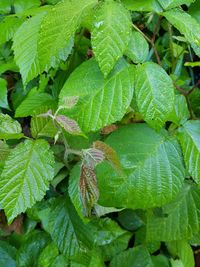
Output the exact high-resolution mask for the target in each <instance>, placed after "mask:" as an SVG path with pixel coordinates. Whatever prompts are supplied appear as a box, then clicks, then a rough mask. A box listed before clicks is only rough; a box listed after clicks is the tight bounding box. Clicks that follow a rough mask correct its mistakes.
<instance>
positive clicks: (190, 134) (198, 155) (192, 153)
mask: <svg viewBox="0 0 200 267" xmlns="http://www.w3.org/2000/svg"><path fill="white" fill-rule="evenodd" d="M179 140H180V143H181V146H182V149H183V155H184V159H185V164H186V167H187V170H188V171H189V173H190V175H191V176H192V177H193V179H194V180H195V181H196V182H197V183H198V184H199V183H200V122H199V121H188V122H186V123H185V124H184V125H183V127H181V128H180V129H179Z"/></svg>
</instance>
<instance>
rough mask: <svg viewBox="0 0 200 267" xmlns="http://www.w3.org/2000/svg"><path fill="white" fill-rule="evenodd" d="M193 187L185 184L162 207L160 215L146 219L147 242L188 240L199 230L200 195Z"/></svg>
mask: <svg viewBox="0 0 200 267" xmlns="http://www.w3.org/2000/svg"><path fill="white" fill-rule="evenodd" d="M199 192H200V191H199V188H198V187H196V186H195V185H190V184H185V186H184V188H183V190H182V191H181V192H180V193H179V195H178V196H177V197H176V199H175V200H173V201H172V202H171V203H169V204H168V205H165V206H164V207H162V214H161V215H160V216H157V215H156V214H153V213H152V214H149V215H148V217H147V226H146V233H147V240H149V241H152V240H158V241H175V240H182V239H189V238H191V237H192V236H193V234H194V233H198V232H199V230H200V193H199Z"/></svg>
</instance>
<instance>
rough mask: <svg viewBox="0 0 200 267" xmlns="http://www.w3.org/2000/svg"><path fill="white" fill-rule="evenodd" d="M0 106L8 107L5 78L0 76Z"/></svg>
mask: <svg viewBox="0 0 200 267" xmlns="http://www.w3.org/2000/svg"><path fill="white" fill-rule="evenodd" d="M0 107H1V108H7V109H9V106H8V100H7V82H6V80H4V79H1V78H0Z"/></svg>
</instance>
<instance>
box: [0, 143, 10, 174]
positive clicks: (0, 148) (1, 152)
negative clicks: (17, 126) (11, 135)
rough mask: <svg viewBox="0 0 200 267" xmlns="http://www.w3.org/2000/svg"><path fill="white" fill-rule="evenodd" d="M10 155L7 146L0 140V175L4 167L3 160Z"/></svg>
mask: <svg viewBox="0 0 200 267" xmlns="http://www.w3.org/2000/svg"><path fill="white" fill-rule="evenodd" d="M9 153H10V149H9V146H8V145H7V144H6V143H4V142H3V141H1V140H0V175H1V172H2V170H3V167H4V163H5V160H6V159H7V157H8V155H9Z"/></svg>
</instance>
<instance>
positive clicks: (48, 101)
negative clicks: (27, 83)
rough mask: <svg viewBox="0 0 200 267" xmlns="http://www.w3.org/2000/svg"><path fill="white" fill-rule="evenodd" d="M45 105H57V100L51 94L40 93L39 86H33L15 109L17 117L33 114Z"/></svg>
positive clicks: (50, 106)
mask: <svg viewBox="0 0 200 267" xmlns="http://www.w3.org/2000/svg"><path fill="white" fill-rule="evenodd" d="M44 106H46V107H49V108H52V107H55V100H54V99H53V97H52V96H51V95H49V94H47V93H40V92H39V91H38V90H37V88H33V89H31V91H30V92H29V93H28V95H27V96H26V98H25V99H24V100H23V101H22V102H21V104H20V105H19V106H18V107H17V109H16V110H15V117H27V116H33V115H34V114H35V113H37V114H38V111H39V110H41V108H42V107H44Z"/></svg>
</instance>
